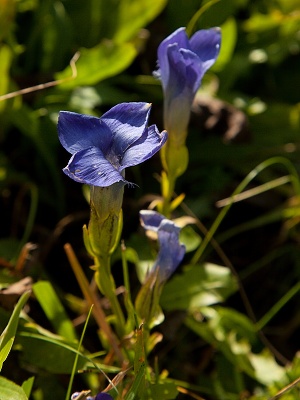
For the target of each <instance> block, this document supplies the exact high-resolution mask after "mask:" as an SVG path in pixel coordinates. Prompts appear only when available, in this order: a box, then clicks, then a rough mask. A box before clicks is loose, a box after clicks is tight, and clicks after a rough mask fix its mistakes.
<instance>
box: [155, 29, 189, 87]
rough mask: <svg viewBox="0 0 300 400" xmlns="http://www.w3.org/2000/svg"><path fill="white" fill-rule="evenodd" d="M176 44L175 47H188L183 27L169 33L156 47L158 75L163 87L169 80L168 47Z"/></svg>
mask: <svg viewBox="0 0 300 400" xmlns="http://www.w3.org/2000/svg"><path fill="white" fill-rule="evenodd" d="M174 44H176V45H177V48H178V49H179V48H189V41H188V37H187V34H186V32H185V28H179V29H177V30H176V31H175V32H173V33H172V34H171V35H169V36H168V37H167V38H166V39H164V40H163V41H162V42H161V44H160V45H159V47H158V50H157V56H158V66H159V71H158V75H159V77H160V79H161V81H162V84H163V87H164V88H165V86H166V85H167V82H168V81H169V74H170V70H169V68H170V67H169V61H168V56H167V52H168V47H169V46H170V45H174Z"/></svg>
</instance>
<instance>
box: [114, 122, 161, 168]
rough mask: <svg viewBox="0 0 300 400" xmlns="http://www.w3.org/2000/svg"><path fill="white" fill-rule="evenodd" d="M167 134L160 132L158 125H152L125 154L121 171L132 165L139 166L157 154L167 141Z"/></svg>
mask: <svg viewBox="0 0 300 400" xmlns="http://www.w3.org/2000/svg"><path fill="white" fill-rule="evenodd" d="M167 137H168V135H167V132H166V131H163V132H161V133H160V132H159V131H158V129H157V127H156V125H151V126H150V127H149V128H148V129H146V130H145V132H144V134H143V136H142V137H141V138H140V139H138V140H137V141H136V142H135V143H134V144H133V145H132V146H131V147H129V148H128V149H127V150H126V151H125V154H124V157H123V159H122V161H121V167H120V171H122V170H123V169H124V168H126V167H130V166H132V165H138V164H140V163H142V162H144V161H146V160H148V159H149V158H151V157H152V156H153V155H154V154H155V153H157V152H158V151H159V150H160V149H161V148H162V146H163V145H164V144H165V142H166V140H167Z"/></svg>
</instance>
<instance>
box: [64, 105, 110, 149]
mask: <svg viewBox="0 0 300 400" xmlns="http://www.w3.org/2000/svg"><path fill="white" fill-rule="evenodd" d="M57 127H58V137H59V140H60V142H61V144H62V145H63V147H64V148H65V149H66V150H67V151H68V152H69V153H71V154H75V153H77V152H78V151H80V150H84V149H87V148H89V147H98V148H100V149H101V150H102V151H103V152H104V153H105V152H106V150H107V149H108V148H109V147H110V145H111V142H112V139H113V137H112V134H111V132H110V130H109V128H108V127H107V125H106V124H105V123H104V122H103V121H102V120H101V119H100V118H97V117H93V116H91V115H83V114H78V113H74V112H69V111H60V113H59V118H58V125H57Z"/></svg>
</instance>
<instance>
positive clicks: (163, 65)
mask: <svg viewBox="0 0 300 400" xmlns="http://www.w3.org/2000/svg"><path fill="white" fill-rule="evenodd" d="M220 45H221V31H220V29H219V28H211V29H205V30H200V31H198V32H196V33H195V34H194V35H193V36H192V37H191V38H190V39H189V38H188V37H187V34H186V31H185V28H179V29H177V30H176V31H175V32H174V33H172V34H171V35H170V36H168V37H167V38H166V39H165V40H163V41H162V42H161V44H160V45H159V47H158V52H157V54H158V67H159V69H158V71H156V72H155V73H154V74H155V75H156V76H157V77H158V78H159V79H160V80H161V82H162V87H163V91H164V118H165V128H166V129H167V130H168V132H169V133H170V135H171V133H173V132H175V133H174V134H178V135H179V137H177V138H175V140H177V141H179V142H182V143H180V145H182V144H183V143H184V140H185V136H184V135H183V134H184V133H185V131H186V129H187V124H188V121H189V117H190V109H191V105H192V102H193V99H194V96H195V94H196V92H197V90H198V89H199V87H200V84H201V80H202V78H203V75H204V74H205V72H206V71H207V70H208V69H209V68H210V67H211V66H212V65H213V64H214V62H215V61H216V59H217V57H218V54H219V51H220ZM170 139H172V140H173V139H174V138H171V137H170Z"/></svg>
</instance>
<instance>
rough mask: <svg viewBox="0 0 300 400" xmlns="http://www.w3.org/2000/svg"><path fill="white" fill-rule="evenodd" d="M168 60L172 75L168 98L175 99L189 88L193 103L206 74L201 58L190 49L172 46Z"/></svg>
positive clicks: (169, 49) (167, 90)
mask: <svg viewBox="0 0 300 400" xmlns="http://www.w3.org/2000/svg"><path fill="white" fill-rule="evenodd" d="M168 59H169V64H170V75H169V82H168V86H167V89H166V95H167V97H168V98H170V97H172V98H174V97H176V96H178V95H179V94H181V93H182V92H184V91H185V89H186V88H189V92H190V96H189V97H190V99H189V101H192V100H193V97H194V95H195V93H196V91H197V89H198V87H199V86H200V82H201V79H202V77H203V74H204V72H203V70H202V65H201V61H200V59H199V57H198V56H197V54H195V53H193V52H192V51H190V50H188V49H177V48H176V47H175V46H170V47H169V48H168Z"/></svg>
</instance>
